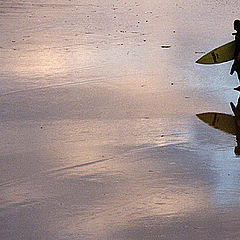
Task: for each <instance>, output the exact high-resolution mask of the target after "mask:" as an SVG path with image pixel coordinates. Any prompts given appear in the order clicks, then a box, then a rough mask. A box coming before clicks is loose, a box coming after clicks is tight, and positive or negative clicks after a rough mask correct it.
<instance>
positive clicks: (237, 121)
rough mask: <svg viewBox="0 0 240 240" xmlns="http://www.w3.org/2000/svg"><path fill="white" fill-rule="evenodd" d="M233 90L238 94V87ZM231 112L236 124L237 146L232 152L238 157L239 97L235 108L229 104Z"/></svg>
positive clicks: (239, 151)
mask: <svg viewBox="0 0 240 240" xmlns="http://www.w3.org/2000/svg"><path fill="white" fill-rule="evenodd" d="M234 90H237V91H238V92H240V86H238V87H236V88H234ZM230 105H231V108H232V111H233V113H234V119H235V124H236V141H237V146H236V147H235V149H234V152H235V154H236V155H240V96H239V98H238V103H237V105H236V106H235V105H234V104H233V103H232V102H231V103H230Z"/></svg>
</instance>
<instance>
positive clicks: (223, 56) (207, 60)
mask: <svg viewBox="0 0 240 240" xmlns="http://www.w3.org/2000/svg"><path fill="white" fill-rule="evenodd" d="M235 47H236V46H235V41H231V42H229V43H226V44H224V45H222V46H220V47H217V48H215V49H213V50H212V51H210V52H208V53H206V54H205V55H203V56H202V57H201V58H199V59H198V60H197V61H196V63H199V64H219V63H223V62H227V61H231V60H233V57H234V51H235Z"/></svg>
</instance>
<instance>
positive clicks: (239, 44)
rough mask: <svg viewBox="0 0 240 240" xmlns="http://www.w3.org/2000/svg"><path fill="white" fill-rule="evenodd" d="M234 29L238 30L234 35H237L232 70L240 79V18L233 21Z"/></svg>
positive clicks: (231, 72)
mask: <svg viewBox="0 0 240 240" xmlns="http://www.w3.org/2000/svg"><path fill="white" fill-rule="evenodd" d="M233 26H234V30H236V32H235V33H233V35H234V36H235V43H236V48H235V52H234V62H233V65H232V68H231V71H230V74H231V75H232V74H233V73H234V72H236V73H237V76H238V80H239V81H240V20H238V19H236V20H235V21H234V23H233Z"/></svg>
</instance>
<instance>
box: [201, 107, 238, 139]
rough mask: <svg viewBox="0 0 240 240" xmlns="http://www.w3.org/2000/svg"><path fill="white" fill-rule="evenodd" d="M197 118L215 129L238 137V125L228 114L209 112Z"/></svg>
mask: <svg viewBox="0 0 240 240" xmlns="http://www.w3.org/2000/svg"><path fill="white" fill-rule="evenodd" d="M197 117H198V118H199V119H200V120H202V121H203V122H205V123H207V124H208V125H210V126H211V127H213V128H216V129H219V130H221V131H223V132H225V133H228V134H232V135H236V132H237V131H236V123H235V119H234V116H233V115H230V114H226V113H216V112H207V113H199V114H197Z"/></svg>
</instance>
